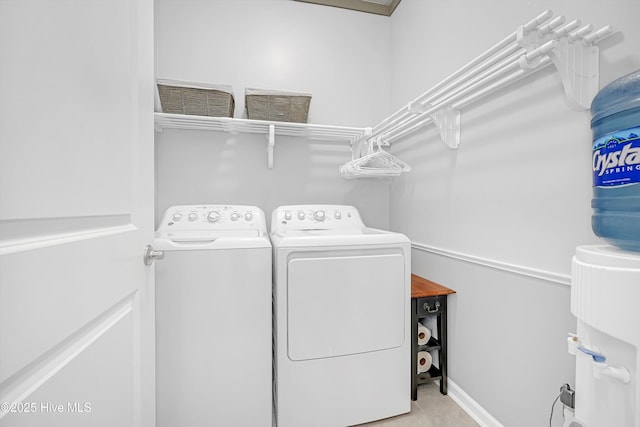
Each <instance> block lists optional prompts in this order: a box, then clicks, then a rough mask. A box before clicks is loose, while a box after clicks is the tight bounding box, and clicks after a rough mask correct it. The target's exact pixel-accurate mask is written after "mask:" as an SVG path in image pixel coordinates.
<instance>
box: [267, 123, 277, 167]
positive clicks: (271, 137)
mask: <svg viewBox="0 0 640 427" xmlns="http://www.w3.org/2000/svg"><path fill="white" fill-rule="evenodd" d="M267 139H268V140H269V142H268V143H267V168H269V169H273V149H274V147H275V145H276V127H275V126H274V125H269V135H267Z"/></svg>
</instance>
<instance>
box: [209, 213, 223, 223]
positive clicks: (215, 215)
mask: <svg viewBox="0 0 640 427" xmlns="http://www.w3.org/2000/svg"><path fill="white" fill-rule="evenodd" d="M207 220H208V221H209V222H218V221H220V212H218V211H211V212H209V215H207Z"/></svg>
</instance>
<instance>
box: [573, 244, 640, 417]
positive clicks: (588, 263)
mask: <svg viewBox="0 0 640 427" xmlns="http://www.w3.org/2000/svg"><path fill="white" fill-rule="evenodd" d="M571 270H572V284H571V313H573V315H574V316H576V317H577V319H578V322H577V331H576V332H575V334H574V333H572V334H570V335H569V337H568V339H567V343H568V348H569V353H571V354H574V355H575V357H576V383H575V402H574V404H575V410H574V414H573V415H570V416H566V417H565V423H564V427H611V426H616V427H640V378H639V377H638V367H639V366H640V352H638V347H640V309H639V304H640V253H638V252H631V251H625V250H622V249H619V248H616V247H614V246H608V245H593V246H580V247H578V248H577V249H576V254H575V256H574V257H573V260H572V269H571Z"/></svg>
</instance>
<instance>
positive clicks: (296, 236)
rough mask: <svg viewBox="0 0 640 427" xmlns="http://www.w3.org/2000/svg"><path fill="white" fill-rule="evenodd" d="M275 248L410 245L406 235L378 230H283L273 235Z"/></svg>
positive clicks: (365, 228)
mask: <svg viewBox="0 0 640 427" xmlns="http://www.w3.org/2000/svg"><path fill="white" fill-rule="evenodd" d="M271 241H272V242H273V246H274V247H309V246H351V245H355V246H361V245H384V244H405V243H406V244H410V243H411V242H410V241H409V239H408V238H407V236H405V235H404V234H400V233H395V232H391V231H385V230H378V229H376V228H368V227H364V228H357V229H348V230H318V229H307V230H282V231H280V232H277V233H274V234H271Z"/></svg>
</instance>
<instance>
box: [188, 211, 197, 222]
mask: <svg viewBox="0 0 640 427" xmlns="http://www.w3.org/2000/svg"><path fill="white" fill-rule="evenodd" d="M197 219H198V214H197V213H195V212H190V213H189V221H195V220H197Z"/></svg>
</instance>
